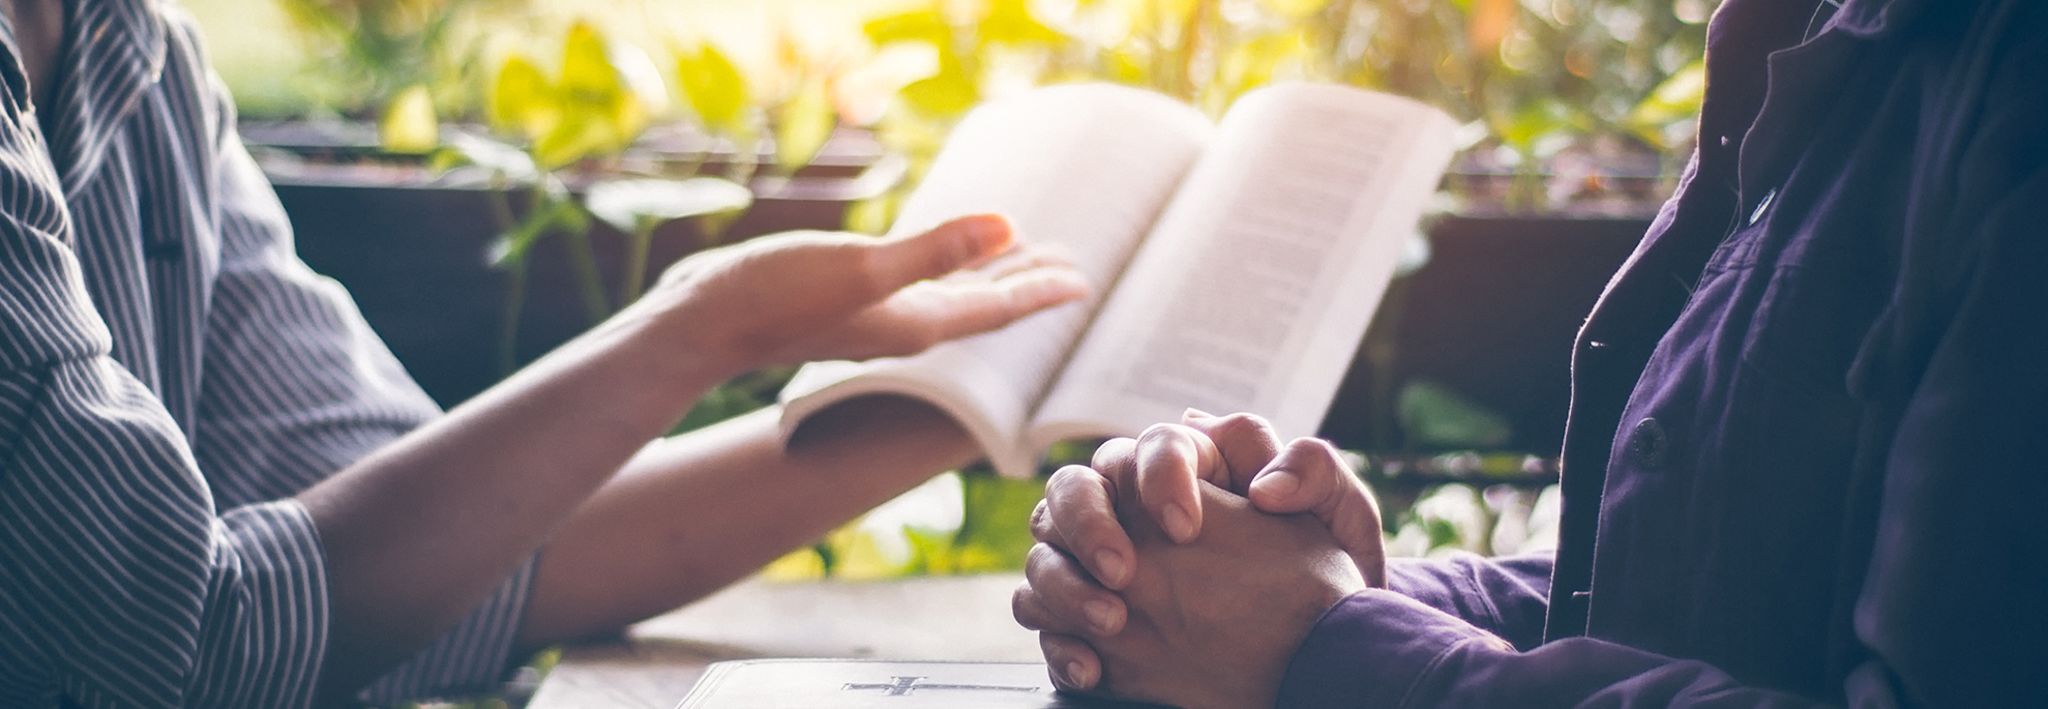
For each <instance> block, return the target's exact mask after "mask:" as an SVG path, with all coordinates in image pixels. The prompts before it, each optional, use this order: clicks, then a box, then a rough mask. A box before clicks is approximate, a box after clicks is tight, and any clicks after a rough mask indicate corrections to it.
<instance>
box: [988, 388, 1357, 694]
mask: <svg viewBox="0 0 2048 709" xmlns="http://www.w3.org/2000/svg"><path fill="white" fill-rule="evenodd" d="M1031 528H1032V534H1033V536H1035V537H1036V538H1037V539H1038V542H1039V543H1038V544H1037V545H1036V546H1034V547H1033V548H1032V549H1031V553H1030V556H1029V558H1028V560H1027V562H1026V570H1025V578H1026V581H1025V583H1024V585H1022V586H1020V587H1019V588H1018V589H1017V591H1016V593H1015V594H1014V595H1013V597H1012V599H1011V604H1012V610H1013V612H1014V613H1015V615H1016V617H1017V621H1018V622H1019V623H1020V624H1022V625H1024V626H1025V627H1027V628H1030V629H1033V630H1037V631H1039V642H1040V646H1041V649H1042V650H1043V651H1044V653H1045V658H1046V661H1047V663H1048V665H1049V666H1050V668H1051V672H1052V677H1053V681H1054V683H1055V684H1056V685H1058V686H1059V687H1060V688H1061V689H1063V690H1067V691H1076V692H1084V693H1099V694H1105V695H1110V696H1116V697H1121V698H1129V699H1140V700H1145V701H1151V702H1160V703H1164V704H1170V705H1174V706H1179V707H1183V708H1184V709H1204V708H1207V707H1257V706H1270V705H1272V704H1273V703H1274V700H1275V697H1276V694H1277V693H1278V691H1279V685H1280V682H1281V679H1282V676H1283V674H1284V673H1285V671H1286V668H1287V663H1288V661H1289V659H1290V658H1291V657H1292V656H1293V653H1294V650H1295V649H1296V648H1297V647H1298V646H1299V645H1300V644H1301V641H1302V639H1303V638H1304V637H1306V636H1307V634H1308V632H1309V630H1310V629H1311V628H1312V627H1313V626H1314V624H1315V622H1316V620H1317V619H1318V618H1320V617H1321V616H1322V614H1323V613H1324V612H1325V611H1327V610H1328V609H1329V608H1330V607H1331V606H1333V605H1335V604H1336V603H1337V602H1338V601H1341V600H1343V599H1344V598H1345V597H1347V596H1349V595H1351V594H1352V593H1355V592H1357V591H1359V590H1363V589H1365V588H1368V587H1373V588H1380V587H1384V586H1385V585H1386V556H1385V552H1384V550H1383V547H1382V540H1381V536H1380V517H1379V509H1378V506H1377V504H1376V503H1375V502H1374V501H1373V499H1372V497H1371V495H1370V493H1368V492H1367V490H1366V488H1365V487H1364V485H1363V484H1362V483H1361V482H1360V481H1359V480H1358V478H1357V477H1356V476H1355V475H1353V474H1352V472H1351V470H1350V469H1349V466H1348V465H1346V464H1345V463H1344V461H1343V460H1342V459H1341V458H1340V457H1339V456H1338V454H1337V451H1336V450H1335V449H1334V448H1332V447H1331V446H1330V445H1329V444H1328V443H1325V442H1323V441H1320V440H1315V439H1297V440H1295V441H1293V442H1291V443H1287V444H1284V445H1283V444H1282V443H1281V441H1280V440H1279V439H1278V438H1277V437H1275V435H1274V433H1273V431H1272V428H1271V426H1270V425H1268V424H1267V423H1266V422H1265V421H1263V420H1261V419H1259V418H1257V417H1255V416H1251V415H1247V414H1235V415H1230V416H1223V417H1217V416H1211V415H1209V414H1205V413H1202V412H1198V411H1193V410H1190V411H1189V412H1188V413H1187V414H1186V415H1185V416H1184V417H1183V420H1182V421H1181V423H1180V424H1178V425H1174V424H1160V425H1156V426H1153V427H1152V428H1150V429H1148V430H1146V431H1145V433H1144V434H1143V435H1140V436H1139V437H1138V438H1136V439H1129V438H1123V439H1116V440H1112V441H1110V442H1108V443H1106V444H1104V445H1103V446H1102V447H1101V448H1100V449H1099V450H1097V451H1096V454H1095V456H1094V459H1093V460H1092V461H1091V463H1090V465H1088V466H1068V467H1066V468H1063V469H1061V470H1060V471H1059V472H1057V473H1056V474H1054V475H1053V477H1052V479H1051V480H1050V481H1049V482H1048V483H1047V484H1046V499H1045V501H1043V502H1041V503H1040V504H1039V506H1038V508H1037V509H1036V510H1034V511H1033V513H1032V518H1031Z"/></svg>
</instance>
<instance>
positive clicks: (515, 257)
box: [185, 0, 1717, 577]
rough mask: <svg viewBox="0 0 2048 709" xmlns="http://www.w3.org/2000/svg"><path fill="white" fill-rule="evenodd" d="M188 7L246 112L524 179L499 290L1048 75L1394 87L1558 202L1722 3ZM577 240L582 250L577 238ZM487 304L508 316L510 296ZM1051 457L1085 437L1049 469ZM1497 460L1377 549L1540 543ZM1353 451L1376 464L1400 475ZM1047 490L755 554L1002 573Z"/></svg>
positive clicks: (885, 572)
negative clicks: (595, 241)
mask: <svg viewBox="0 0 2048 709" xmlns="http://www.w3.org/2000/svg"><path fill="white" fill-rule="evenodd" d="M185 3H186V5H187V7H188V8H189V9H190V11H191V12H192V13H193V14H194V15H195V16H196V17H197V18H198V19H199V21H200V22H201V25H202V27H203V28H204V31H205V32H206V34H207V36H208V41H209V43H210V46H211V52H212V56H213V59H214V62H215V64H216V66H217V67H218V69H219V71H220V73H221V74H222V75H223V77H224V78H225V80H226V81H227V83H228V84H229V86H230V88H231V89H232V90H233V91H234V92H235V94H236V96H237V99H238V103H239V105H240V108H241V110H242V113H243V115H244V116H245V118H248V117H254V118H268V119H308V120H343V119H353V120H364V121H371V122H374V123H375V124H376V125H377V126H378V134H379V135H380V136H381V138H382V141H383V144H384V147H385V148H386V149H387V150H388V151H390V152H392V153H394V154H412V155H419V156H424V157H425V158H426V162H427V164H428V165H430V166H431V167H432V168H433V169H448V168H453V167H457V166H468V167H470V168H481V169H484V170H487V171H489V172H490V173H491V174H492V175H493V179H494V180H496V181H497V182H498V183H499V184H501V185H502V186H503V187H504V188H505V189H504V191H505V192H506V193H508V194H510V195H515V196H520V199H522V200H523V201H522V202H521V208H519V209H516V210H515V209H514V208H513V206H512V205H511V203H510V202H509V201H508V202H507V203H505V204H504V205H502V206H501V208H500V209H498V210H497V213H496V214H494V215H492V218H494V219H497V220H498V221H499V223H500V226H501V228H502V229H503V234H504V236H503V237H502V238H501V239H500V241H499V244H498V246H497V247H496V249H495V250H494V251H493V253H492V257H493V258H494V259H496V260H497V262H498V263H499V265H500V266H501V267H503V268H506V269H507V270H508V272H510V273H512V274H513V275H514V276H515V281H516V280H517V278H516V277H517V275H518V274H519V273H522V272H523V271H522V269H523V263H522V260H521V259H522V257H523V254H525V253H526V252H527V251H528V250H529V248H530V247H531V245H532V244H533V243H534V242H535V241H537V240H539V239H541V238H543V237H545V236H547V235H549V234H556V233H565V234H568V236H566V237H562V238H570V239H577V238H584V237H581V236H579V235H580V234H583V233H584V232H587V231H588V228H589V224H590V223H591V221H592V220H601V221H603V222H606V223H608V224H610V225H612V226H613V227H615V228H617V229H618V230H619V231H620V232H622V233H625V234H627V235H628V236H629V237H630V238H633V239H637V240H639V241H638V242H637V243H635V244H634V247H635V248H634V250H633V253H634V254H636V255H638V256H639V257H640V258H643V259H644V257H645V253H646V244H645V243H644V242H645V240H646V239H648V238H650V237H651V235H652V234H653V232H654V227H655V226H657V225H659V224H661V223H664V222H667V221H670V220H676V219H684V218H695V219H698V220H699V223H700V225H701V227H700V230H702V231H705V232H707V233H706V234H705V237H706V238H705V241H706V243H715V242H716V240H717V237H718V236H719V234H718V233H717V232H718V230H719V228H720V225H721V224H723V223H726V222H727V221H729V218H730V216H731V215H732V214H733V213H735V212H737V211H740V210H744V209H746V208H747V206H748V201H749V199H748V198H749V191H748V190H749V187H748V186H749V185H750V181H751V179H752V178H753V177H755V175H756V173H757V171H759V170H766V171H773V172H779V173H785V174H786V173H788V172H791V171H794V170H797V169H799V168H801V167H802V166H803V165H805V164H806V163H807V162H809V161H810V160H811V158H812V156H814V155H815V154H817V152H818V151H819V150H820V148H821V147H822V146H824V145H825V144H826V142H827V141H828V140H829V139H830V138H831V136H832V135H833V134H834V132H835V131H839V130H846V129H856V130H868V131H872V132H873V133H874V134H875V135H876V136H878V137H879V138H880V139H881V140H882V141H883V142H884V144H885V145H887V146H889V148H890V149H891V150H892V151H894V152H895V153H897V154H899V155H902V156H904V157H907V158H908V159H909V161H910V164H911V165H912V168H911V171H910V179H908V180H906V182H905V185H906V186H908V185H914V184H915V182H916V177H917V170H918V166H921V165H922V164H924V163H925V162H926V161H928V159H929V158H930V157H931V156H932V155H933V154H934V153H935V152H936V150H937V148H938V146H939V145H940V144H941V143H942V142H943V140H944V136H945V135H946V131H947V129H948V128H949V127H950V126H951V125H952V124H953V123H954V122H955V121H957V120H958V119H959V118H960V117H961V116H962V114H964V113H965V112H966V111H967V110H969V109H971V108H972V107H973V106H975V105H976V104H978V103H980V102H982V101H984V100H987V99H989V98H991V97H996V96H1000V95H1003V94H1005V93H1009V92H1014V91H1019V90H1022V89H1025V88H1028V87H1031V86H1035V85H1041V84H1046V83H1054V82H1065V81H1083V80H1095V81H1110V82H1116V83H1121V84H1127V85H1133V86H1141V87H1148V88H1152V89H1155V90H1158V91H1161V92H1164V93H1167V94H1170V95H1173V96H1176V97H1179V98H1181V99H1183V100H1186V101H1188V102H1190V103H1191V104H1193V105H1196V106H1198V107H1200V108H1202V109H1203V110H1206V111H1209V112H1211V113H1220V112H1221V111H1223V110H1224V109H1225V108H1226V107H1228V106H1229V104H1230V102H1231V101H1232V100H1233V99H1234V98H1236V97H1237V96H1239V95H1241V94H1243V93H1244V92H1246V91H1249V90H1251V89H1254V88H1257V87H1259V86H1261V85H1264V84H1267V83H1270V82H1274V81H1281V80H1294V79H1304V80H1322V81H1336V82H1342V83H1347V84H1353V85H1359V86H1365V87H1371V88H1376V89H1381V90H1387V91H1392V92H1395V93H1400V94H1405V95H1409V96H1413V97H1416V98H1419V99H1422V100H1424V101H1427V102H1430V103H1432V104H1434V105H1437V106H1439V107H1441V108H1443V109H1444V110H1446V111H1449V112H1451V113H1452V114H1453V115H1455V116H1457V117H1459V118H1460V119H1462V120H1464V121H1466V122H1467V131H1466V134H1467V136H1466V138H1467V142H1468V150H1467V151H1466V153H1465V156H1464V157H1463V158H1462V162H1461V165H1462V166H1463V167H1462V168H1461V169H1465V170H1468V171H1473V172H1478V173H1491V174H1494V175H1497V176H1505V177H1506V178H1507V179H1506V183H1507V184H1508V185H1509V186H1508V188H1506V189H1505V190H1495V191H1491V192H1489V191H1485V190H1475V198H1476V199H1479V200H1482V201H1490V202H1493V203H1495V204H1496V206H1504V207H1505V208H1507V209H1509V210H1518V209H1519V210H1538V209H1543V208H1545V207H1546V206H1551V207H1554V206H1557V204H1558V203H1560V202H1562V201H1568V200H1570V199H1573V198H1574V195H1577V194H1579V193H1581V192H1582V191H1583V189H1582V188H1583V187H1584V186H1585V185H1586V184H1589V183H1591V182H1596V181H1597V180H1594V179H1592V178H1589V177H1587V176H1588V175H1594V176H1597V175H1598V174H1600V170H1599V169H1588V168H1586V167H1585V165H1586V164H1610V163H1611V164H1623V165H1626V164H1631V163H1630V161H1631V160H1634V161H1636V162H1641V161H1644V160H1647V161H1648V163H1649V164H1650V165H1651V166H1652V167H1651V168H1649V170H1648V173H1649V175H1650V177H1652V178H1659V179H1663V178H1668V177H1669V175H1670V173H1672V172H1673V171H1674V167H1675V165H1677V164H1678V161H1680V160H1682V158H1683V155H1684V154H1685V152H1686V151H1687V150H1688V149H1689V146H1690V141H1691V139H1692V136H1693V132H1694V131H1693V125H1692V120H1693V115H1694V114H1695V112H1696V111H1697V107H1698V103H1699V100H1700V96H1701V94H1702V92H1703V89H1704V78H1703V75H1702V72H1701V69H1700V66H1701V65H1700V56H1701V53H1702V51H1703V47H1704V36H1705V22H1706V20H1707V18H1708V16H1709V15H1710V14H1711V13H1712V11H1713V10H1714V8H1715V6H1716V5H1717V0H1039V1H1034V0H585V1H577V0H267V1H265V2H253V3H252V2H237V1H235V0H185ZM671 129H673V130H687V131H689V132H691V133H692V134H693V135H696V136H698V137H700V138H702V139H703V140H702V141H700V142H699V143H696V144H697V145H700V146H701V147H700V148H699V149H698V150H699V152H698V154H696V155H693V156H682V157H681V158H675V157H674V156H670V158H669V159H668V162H666V163H664V165H665V167H666V168H667V169H663V170H661V171H658V172H659V174H643V173H645V171H642V170H636V169H634V168H632V167H630V166H629V163H630V161H628V160H626V159H625V157H626V156H627V155H628V154H630V153H631V152H633V151H634V150H635V146H636V145H641V144H642V143H643V142H644V141H645V139H646V137H647V135H648V134H649V133H650V132H654V131H661V130H671ZM678 162H680V163H681V168H680V169H674V168H675V166H676V164H677V163H678ZM1629 169H1635V170H1636V171H1637V172H1639V173H1640V172H1642V170H1641V169H1639V168H1629ZM572 186H573V189H572ZM1451 187H1452V189H1453V191H1454V192H1455V191H1457V190H1458V185H1457V184H1452V185H1451ZM902 194H903V190H901V189H899V190H897V191H895V192H893V193H891V194H890V195H888V196H885V197H882V198H879V199H875V200H870V201H868V202H865V203H862V204H860V205H857V206H856V207H854V208H853V209H852V210H851V211H850V212H849V214H848V215H847V225H848V227H849V228H852V229H855V230H860V231H870V232H879V231H882V230H884V228H885V227H886V226H887V224H888V222H889V219H890V217H891V215H892V214H893V211H894V209H895V205H896V200H898V199H900V197H901V195H902ZM721 217H723V218H721ZM570 253H571V254H572V256H571V258H578V259H587V258H588V256H587V253H588V251H587V245H585V246H583V247H582V250H580V251H579V250H578V249H576V248H572V249H571V250H570ZM579 253H580V254H583V255H582V256H577V255H576V254H579ZM630 265H631V266H632V268H629V269H628V270H627V271H626V273H625V275H623V276H622V278H621V279H619V280H620V282H619V283H618V285H617V288H616V289H613V288H610V287H608V286H607V285H606V282H605V279H603V278H601V277H600V276H599V274H596V273H595V272H594V267H587V268H585V269H584V270H585V271H586V273H585V275H586V276H587V278H585V282H584V289H583V294H582V297H583V299H584V300H585V302H586V304H587V306H588V309H589V310H590V314H591V316H592V318H593V319H596V318H600V317H602V316H604V315H605V314H606V313H609V312H610V311H611V310H613V309H615V308H617V307H619V306H621V305H623V304H624V303H626V302H628V301H630V300H631V299H632V298H633V297H635V296H637V294H638V291H639V289H640V288H641V287H642V281H641V280H640V279H639V276H640V275H644V270H645V268H644V267H645V264H644V263H639V262H632V263H631V264H630ZM506 307H507V318H508V322H516V321H517V319H518V308H519V299H518V298H517V297H515V298H513V299H512V301H511V302H509V303H508V304H507V306H506ZM508 337H509V336H508ZM509 364H510V362H509V360H508V365H509ZM785 375H786V373H776V372H771V373H763V374H756V375H750V376H749V377H746V378H743V379H742V380H741V381H739V382H736V383H735V384H734V385H732V386H730V387H727V388H725V389H721V390H719V391H717V392H714V393H713V394H712V395H711V397H709V398H708V399H707V401H706V403H705V405H703V406H700V407H699V410H698V411H697V412H695V413H693V414H692V416H691V418H690V420H689V421H687V422H686V424H685V428H693V427H697V426H701V425H708V424H710V423H713V422H715V421H717V420H722V419H723V418H726V417H729V416H731V415H736V414H738V413H742V412H744V411H746V410H750V409H753V408H758V407H760V406H763V405H766V404H767V403H769V402H770V401H772V399H773V395H774V391H775V389H776V388H777V387H778V386H779V385H780V383H781V381H782V380H783V379H782V378H783V376H785ZM1401 407H1402V409H1403V410H1404V414H1403V415H1404V416H1407V415H1408V414H1407V413H1405V412H1406V411H1407V410H1408V409H1411V408H1412V409H1415V410H1417V411H1443V412H1449V413H1448V415H1444V416H1436V417H1434V418H1433V419H1432V420H1433V421H1435V422H1436V423H1435V424H1434V425H1435V426H1436V428H1427V429H1422V430H1424V431H1425V432H1426V433H1428V434H1429V435H1431V436H1434V437H1439V438H1442V439H1444V440H1453V441H1455V440H1467V441H1474V442H1478V443H1483V442H1484V441H1486V440H1489V439H1490V438H1497V437H1498V436H1497V431H1498V430H1499V428H1500V427H1501V426H1502V424H1501V423H1500V422H1499V421H1497V420H1495V419H1493V418H1490V417H1489V415H1488V414H1487V413H1486V412H1484V411H1468V410H1464V409H1461V408H1460V407H1459V405H1458V403H1457V402H1456V401H1455V400H1454V398H1453V397H1452V396H1450V395H1446V394H1444V393H1440V392H1432V391H1418V392H1414V393H1412V396H1411V395H1409V394H1404V395H1403V400H1402V402H1401ZM1418 416H1420V415H1419V414H1418ZM1424 418H1427V417H1424ZM1062 457H1065V458H1066V459H1082V458H1085V449H1082V448H1080V447H1078V446H1077V447H1074V448H1072V449H1070V450H1065V451H1056V453H1055V455H1054V456H1053V459H1055V460H1059V459H1061V458H1062ZM1499 460H1504V461H1505V462H1498V461H1497V460H1496V458H1495V457H1485V456H1477V457H1473V458H1471V459H1470V460H1467V459H1463V458H1459V459H1454V460H1451V461H1450V462H1448V463H1446V465H1447V466H1449V468H1450V469H1453V471H1454V472H1455V473H1457V474H1456V475H1453V476H1450V478H1445V479H1456V480H1458V481H1457V482H1451V483H1447V484H1432V485H1427V486H1422V487H1410V488H1402V490H1401V491H1400V492H1398V493H1397V494H1386V493H1383V497H1386V498H1387V499H1388V500H1389V503H1390V504H1389V507H1390V514H1389V515H1388V516H1387V519H1388V534H1389V539H1390V540H1391V541H1392V543H1393V544H1394V546H1395V547H1396V549H1397V550H1398V551H1400V552H1402V553H1416V554H1424V553H1433V552H1441V551H1444V550H1451V549H1469V550H1474V551H1480V552H1499V553H1509V552H1517V551H1529V550H1534V549H1540V548H1544V547H1545V546H1547V544H1549V543H1550V541H1549V540H1551V539H1552V538H1554V528H1553V526H1552V525H1553V522H1551V521H1549V520H1551V519H1553V518H1554V516H1555V507H1556V503H1555V497H1556V494H1555V489H1554V488H1549V489H1545V488H1543V486H1542V485H1541V483H1540V481H1541V480H1542V479H1543V477H1544V474H1545V473H1544V471H1541V470H1534V469H1532V467H1531V465H1529V464H1526V463H1525V462H1524V461H1520V460H1519V459H1516V458H1513V457H1508V458H1503V459H1499ZM1460 461H1463V462H1460ZM1473 461H1477V462H1473ZM1361 462H1362V463H1363V462H1364V461H1361ZM1460 466H1463V467H1460ZM1361 467H1362V469H1364V470H1366V471H1367V474H1368V476H1369V477H1373V478H1374V479H1375V482H1376V483H1383V484H1389V483H1388V481H1394V482H1393V483H1391V484H1392V485H1393V486H1394V487H1397V488H1398V487H1400V486H1401V485H1402V484H1403V483H1401V482H1400V481H1401V480H1405V479H1407V478H1402V477H1400V474H1401V472H1402V471H1399V470H1395V469H1392V468H1390V467H1389V466H1381V465H1362V466H1361ZM1396 467H1398V466H1396ZM1534 468H1541V466H1540V465H1537V466H1534ZM1532 470H1534V472H1532ZM1549 474H1554V473H1549ZM1410 475H1411V476H1412V472H1411V473H1410ZM1532 480H1533V481H1537V482H1534V483H1532V482H1531V481H1532ZM1039 485H1040V483H1039V482H1037V481H1011V480H1002V479H997V478H994V477H992V476H989V475H985V474H971V475H950V474H949V475H946V476H942V477H940V478H938V479H936V480H934V481H933V482H931V483H930V484H927V485H926V486H924V487H921V488H919V489H918V490H916V491H913V492H912V493H910V494H909V495H906V496H905V497H904V498H903V499H901V500H898V501H897V502H894V503H891V504H890V505H888V506H886V507H885V508H883V509H881V510H878V511H877V512H876V513H874V514H871V515H869V516H868V517H867V518H866V519H864V520H863V521H861V522H858V523H856V524H853V525H850V526H849V527H847V528H846V529H843V530H841V531H839V532H835V533H834V534H833V535H832V536H831V537H830V538H828V539H826V540H824V541H822V542H821V543H820V544H819V545H818V547H817V548H816V549H814V550H808V551H805V552H802V553H799V554H794V555H791V556H790V557H788V558H786V559H784V560H783V561H781V562H778V563H777V564H776V565H775V566H774V567H772V568H771V569H770V573H771V575H775V576H781V577H807V576H818V575H825V574H832V575H838V576H843V577H878V576H890V575H896V574H903V573H950V572H962V571H978V570H987V569H1007V568H1017V567H1018V566H1019V565H1020V563H1021V559H1022V555H1023V553H1024V551H1025V548H1026V547H1027V546H1028V538H1027V534H1026V532H1025V530H1024V527H1023V525H1024V522H1025V520H1026V519H1027V516H1028V513H1029V511H1030V509H1031V507H1032V505H1033V504H1035V503H1036V501H1037V500H1038V497H1039Z"/></svg>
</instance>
